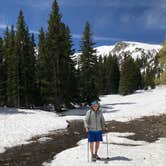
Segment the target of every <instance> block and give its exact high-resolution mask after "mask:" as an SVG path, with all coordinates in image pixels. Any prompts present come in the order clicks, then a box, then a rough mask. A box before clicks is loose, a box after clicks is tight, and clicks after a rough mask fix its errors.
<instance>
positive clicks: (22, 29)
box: [16, 11, 35, 107]
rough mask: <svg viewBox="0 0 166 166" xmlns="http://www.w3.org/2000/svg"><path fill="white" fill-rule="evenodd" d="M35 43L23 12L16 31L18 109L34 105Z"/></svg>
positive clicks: (20, 13) (20, 14)
mask: <svg viewBox="0 0 166 166" xmlns="http://www.w3.org/2000/svg"><path fill="white" fill-rule="evenodd" d="M32 47H34V43H33V41H32V38H31V37H30V34H29V29H28V26H27V25H26V23H25V20H24V16H23V12H22V11H20V12H19V17H18V21H17V31H16V56H17V57H16V66H17V74H16V75H17V93H18V95H17V96H18V100H17V105H18V107H20V106H23V107H29V106H30V105H32V104H33V103H32V97H33V95H32V93H33V88H34V86H33V85H34V82H33V81H34V79H33V77H34V72H32V70H33V69H34V65H35V58H34V56H35V55H34V50H33V49H34V48H32ZM31 72H32V73H31Z"/></svg>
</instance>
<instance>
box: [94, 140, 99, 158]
mask: <svg viewBox="0 0 166 166" xmlns="http://www.w3.org/2000/svg"><path fill="white" fill-rule="evenodd" d="M99 145H100V142H96V144H95V154H96V155H97V152H98V150H99Z"/></svg>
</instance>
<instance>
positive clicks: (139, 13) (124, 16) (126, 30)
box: [0, 0, 166, 49]
mask: <svg viewBox="0 0 166 166" xmlns="http://www.w3.org/2000/svg"><path fill="white" fill-rule="evenodd" d="M52 2H53V0H5V1H2V2H1V6H0V33H1V36H2V34H3V31H4V28H5V26H6V25H8V26H10V25H11V24H14V25H16V20H17V17H18V12H19V10H20V9H22V10H23V12H24V16H25V20H26V23H27V24H28V26H29V29H30V30H31V32H34V33H35V34H36V36H37V33H38V30H39V29H40V27H41V26H43V27H44V28H45V29H47V21H48V18H49V13H50V11H51V5H52ZM58 2H59V6H60V11H61V13H62V16H63V17H62V19H63V21H64V22H65V23H66V24H67V25H68V26H69V27H70V30H71V32H72V35H73V41H74V44H75V48H76V49H79V44H80V38H81V36H82V32H83V29H84V25H85V22H86V21H89V22H90V24H91V27H92V32H93V34H94V40H95V42H97V44H96V46H99V45H110V44H113V43H115V42H117V41H121V40H128V41H140V42H147V43H155V44H161V43H162V42H163V41H164V39H165V37H166V17H165V16H166V0H140V1H138V0H58Z"/></svg>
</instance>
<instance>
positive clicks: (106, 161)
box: [105, 133, 109, 163]
mask: <svg viewBox="0 0 166 166" xmlns="http://www.w3.org/2000/svg"><path fill="white" fill-rule="evenodd" d="M106 142H107V158H106V160H105V163H108V160H109V157H108V133H106Z"/></svg>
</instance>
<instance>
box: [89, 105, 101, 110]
mask: <svg viewBox="0 0 166 166" xmlns="http://www.w3.org/2000/svg"><path fill="white" fill-rule="evenodd" d="M91 107H92V109H93V110H94V111H97V110H98V109H99V107H100V105H99V104H93V105H91Z"/></svg>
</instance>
